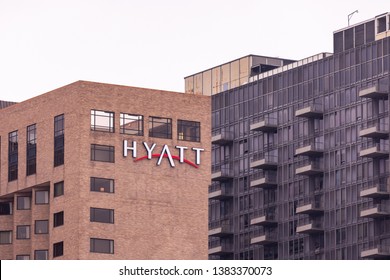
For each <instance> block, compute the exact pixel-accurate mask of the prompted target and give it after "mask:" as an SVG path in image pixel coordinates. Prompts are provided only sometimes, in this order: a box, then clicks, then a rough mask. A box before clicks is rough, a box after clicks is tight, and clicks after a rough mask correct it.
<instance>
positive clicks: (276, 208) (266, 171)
mask: <svg viewBox="0 0 390 280" xmlns="http://www.w3.org/2000/svg"><path fill="white" fill-rule="evenodd" d="M365 25H366V26H367V29H365V28H364V26H363V27H362V26H359V25H357V26H355V27H353V28H351V30H350V31H348V30H344V31H342V35H340V34H339V33H340V32H336V33H335V54H334V55H328V56H325V57H323V58H321V59H318V60H315V61H310V60H308V61H306V62H303V63H300V64H299V63H298V64H296V65H295V66H293V67H290V69H286V70H284V71H279V73H277V72H274V74H272V75H266V76H261V77H259V78H258V79H257V80H256V81H253V82H251V83H248V84H246V85H243V86H240V87H236V88H233V89H231V90H228V91H224V92H221V93H218V94H216V95H213V96H212V128H213V136H214V137H213V149H212V184H211V186H210V190H209V258H210V259H366V258H368V259H383V258H384V259H390V200H389V194H390V188H389V178H390V177H389V99H388V95H389V93H390V74H389V71H390V67H389V65H390V55H389V54H390V37H387V38H386V37H385V38H382V39H377V40H372V38H371V37H373V38H375V34H371V33H372V32H375V30H374V29H373V28H372V27H371V23H370V22H368V23H365ZM348 32H355V33H356V34H355V35H356V36H353V33H352V37H354V38H356V40H358V41H357V42H350V41H348V40H349V39H348V40H344V39H343V38H344V37H345V38H349V36H350V35H351V34H349V33H348ZM365 32H366V33H367V32H368V33H369V36H365V37H364V38H366V39H367V40H366V41H364V40H362V39H361V36H363V35H361V34H364V33H365ZM370 32H371V33H370ZM359 34H360V35H359ZM338 36H339V37H340V38H339V37H338ZM359 36H360V37H359ZM337 40H338V41H339V42H342V43H343V45H342V46H338V45H337V42H338V41H337ZM359 40H360V41H359ZM345 44H348V45H347V46H346V45H345Z"/></svg>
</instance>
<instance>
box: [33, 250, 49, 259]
mask: <svg viewBox="0 0 390 280" xmlns="http://www.w3.org/2000/svg"><path fill="white" fill-rule="evenodd" d="M48 256H49V251H48V250H35V252H34V259H35V260H47V259H48Z"/></svg>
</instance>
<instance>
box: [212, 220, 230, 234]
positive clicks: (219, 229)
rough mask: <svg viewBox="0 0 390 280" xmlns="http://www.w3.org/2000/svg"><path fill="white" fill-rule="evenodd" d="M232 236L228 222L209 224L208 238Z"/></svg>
mask: <svg viewBox="0 0 390 280" xmlns="http://www.w3.org/2000/svg"><path fill="white" fill-rule="evenodd" d="M232 234H233V230H232V226H231V223H230V220H222V221H218V222H213V223H211V224H209V236H214V237H224V236H228V235H232Z"/></svg>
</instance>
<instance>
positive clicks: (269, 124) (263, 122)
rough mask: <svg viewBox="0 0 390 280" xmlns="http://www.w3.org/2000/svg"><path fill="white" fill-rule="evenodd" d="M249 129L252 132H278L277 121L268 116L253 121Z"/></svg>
mask: <svg viewBox="0 0 390 280" xmlns="http://www.w3.org/2000/svg"><path fill="white" fill-rule="evenodd" d="M249 129H250V130H252V131H263V132H276V131H277V130H278V120H277V119H276V118H273V117H270V116H264V117H263V118H259V119H253V120H252V122H251V125H250V128H249Z"/></svg>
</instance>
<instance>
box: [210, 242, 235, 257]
mask: <svg viewBox="0 0 390 280" xmlns="http://www.w3.org/2000/svg"><path fill="white" fill-rule="evenodd" d="M232 253H233V246H232V245H231V244H224V243H222V244H221V243H219V244H215V245H214V244H211V245H210V246H209V255H214V256H223V255H229V254H232Z"/></svg>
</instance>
